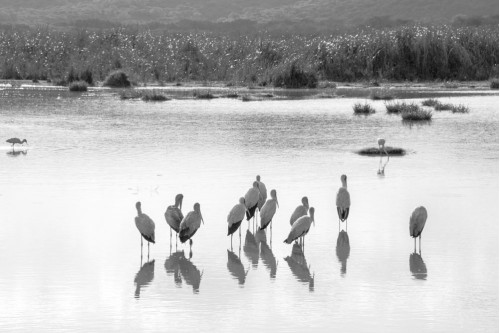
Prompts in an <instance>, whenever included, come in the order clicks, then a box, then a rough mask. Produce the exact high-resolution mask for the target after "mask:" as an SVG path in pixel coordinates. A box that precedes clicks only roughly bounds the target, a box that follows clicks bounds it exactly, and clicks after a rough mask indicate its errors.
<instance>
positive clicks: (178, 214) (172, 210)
mask: <svg viewBox="0 0 500 333" xmlns="http://www.w3.org/2000/svg"><path fill="white" fill-rule="evenodd" d="M183 199H184V196H183V195H182V194H177V195H176V196H175V203H174V204H173V205H170V206H168V207H167V210H166V211H165V220H166V221H167V224H168V225H169V226H170V239H172V230H174V231H175V232H176V233H179V228H180V226H181V222H182V219H183V218H184V215H182V200H183ZM175 241H176V244H177V237H175ZM176 246H177V245H176Z"/></svg>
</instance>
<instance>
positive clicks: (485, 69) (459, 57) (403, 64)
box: [0, 25, 499, 87]
mask: <svg viewBox="0 0 500 333" xmlns="http://www.w3.org/2000/svg"><path fill="white" fill-rule="evenodd" d="M498 41H499V39H498V26H494V25H493V26H481V27H454V26H447V25H441V26H423V25H408V26H400V27H394V28H386V29H371V28H370V29H363V30H359V31H356V32H354V33H343V34H337V35H331V36H324V35H323V36H316V37H311V36H299V35H297V36H291V37H287V36H279V37H277V36H271V35H266V34H265V33H259V34H255V35H253V36H241V37H234V36H232V35H224V34H222V33H221V34H216V33H184V34H179V33H168V32H163V33H152V32H151V31H147V30H146V31H139V30H137V29H132V28H115V29H108V30H101V31H58V30H55V29H51V28H47V27H37V28H24V29H21V28H19V29H16V28H10V29H3V30H0V78H2V79H37V80H43V79H51V80H52V81H56V80H57V79H65V78H66V77H67V76H68V73H69V72H70V71H71V69H74V71H75V72H76V73H83V72H85V71H87V73H86V75H87V77H88V75H89V74H90V75H91V77H92V79H93V81H103V80H105V78H106V76H107V75H108V74H109V73H110V72H112V71H114V70H123V71H126V72H127V73H128V74H129V77H130V78H131V79H132V81H134V82H181V81H182V82H186V81H193V80H197V81H198V80H199V81H225V82H236V83H244V84H251V85H257V86H268V85H279V86H283V87H314V86H317V84H318V80H328V81H341V82H347V81H367V82H372V81H373V82H378V81H379V80H443V81H449V82H453V81H456V80H488V79H490V78H491V77H496V76H497V75H498V53H499V52H498V51H499V47H498V45H499V43H498ZM79 79H83V78H82V77H80V75H79Z"/></svg>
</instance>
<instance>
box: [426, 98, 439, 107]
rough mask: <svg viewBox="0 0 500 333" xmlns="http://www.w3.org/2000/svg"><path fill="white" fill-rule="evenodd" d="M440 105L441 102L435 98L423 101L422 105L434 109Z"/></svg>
mask: <svg viewBox="0 0 500 333" xmlns="http://www.w3.org/2000/svg"><path fill="white" fill-rule="evenodd" d="M438 103H439V101H438V100H437V99H435V98H429V99H426V100H424V101H422V105H423V106H431V107H434V106H435V105H436V104H438Z"/></svg>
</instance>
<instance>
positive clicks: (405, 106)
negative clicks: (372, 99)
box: [385, 102, 420, 113]
mask: <svg viewBox="0 0 500 333" xmlns="http://www.w3.org/2000/svg"><path fill="white" fill-rule="evenodd" d="M385 107H386V109H387V113H401V112H405V111H412V112H414V111H418V110H420V107H419V106H418V105H417V104H415V103H405V102H403V103H390V104H386V105H385Z"/></svg>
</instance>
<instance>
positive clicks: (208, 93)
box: [193, 90, 217, 99]
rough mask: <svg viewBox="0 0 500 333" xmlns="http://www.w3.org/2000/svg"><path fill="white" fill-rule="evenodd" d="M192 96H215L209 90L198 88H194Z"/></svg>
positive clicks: (208, 97) (207, 97) (200, 97)
mask: <svg viewBox="0 0 500 333" xmlns="http://www.w3.org/2000/svg"><path fill="white" fill-rule="evenodd" d="M193 97H194V98H197V99H213V98H217V97H216V96H215V95H214V94H212V93H211V92H210V91H199V90H195V91H194V92H193Z"/></svg>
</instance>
